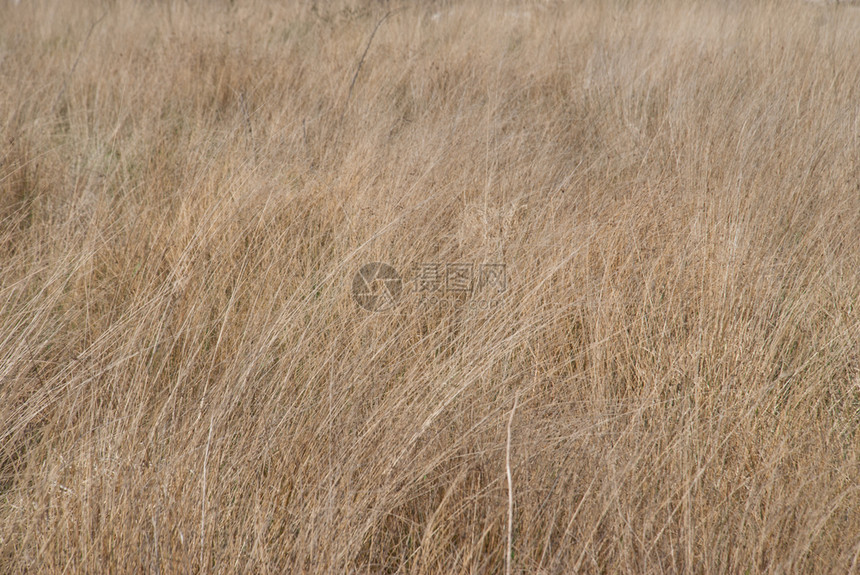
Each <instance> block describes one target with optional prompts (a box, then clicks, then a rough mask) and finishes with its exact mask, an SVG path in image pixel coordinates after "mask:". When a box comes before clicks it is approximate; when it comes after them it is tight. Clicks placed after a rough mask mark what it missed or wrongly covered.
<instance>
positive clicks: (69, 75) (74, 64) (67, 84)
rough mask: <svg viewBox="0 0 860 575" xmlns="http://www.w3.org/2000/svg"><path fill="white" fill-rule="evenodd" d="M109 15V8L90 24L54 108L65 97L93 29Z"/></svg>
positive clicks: (64, 79) (55, 100)
mask: <svg viewBox="0 0 860 575" xmlns="http://www.w3.org/2000/svg"><path fill="white" fill-rule="evenodd" d="M107 15H108V11H107V10H105V12H104V14H102V15H101V16H99V18H98V20H96V21H95V22H93V23H92V25H91V26H90V29H89V31H88V32H87V36H86V38H84V41H83V43H82V44H81V47H80V49H79V50H78V54H77V56H75V61H74V62H72V67H71V68H70V69H69V73H68V74H66V77H65V78H63V87H62V88H60V91H59V92H58V93H57V97H56V99H54V108H55V109H56V107H57V104H59V103H60V100H61V99H62V98H63V95H64V94H65V93H66V88H68V86H69V78H71V77H72V74H74V73H75V68H77V67H78V62H80V60H81V56H82V55H83V53H84V48H86V47H87V43H88V42H89V41H90V36H92V35H93V30H95V29H96V26H98V25H99V23H100V22H101V21H102V20H104V19H105V16H107Z"/></svg>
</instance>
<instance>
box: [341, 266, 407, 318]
mask: <svg viewBox="0 0 860 575" xmlns="http://www.w3.org/2000/svg"><path fill="white" fill-rule="evenodd" d="M402 291H403V281H402V280H401V279H400V275H399V274H398V273H397V270H395V269H394V268H393V267H391V266H390V265H388V264H383V263H380V262H373V263H370V264H365V265H363V266H361V269H360V270H358V272H357V273H356V274H355V277H353V278H352V297H353V299H355V303H357V304H358V305H360V306H361V307H363V308H364V309H366V310H368V311H386V310H389V309H391V308H393V307H394V306H395V305H396V304H397V300H398V299H400V293H401V292H402Z"/></svg>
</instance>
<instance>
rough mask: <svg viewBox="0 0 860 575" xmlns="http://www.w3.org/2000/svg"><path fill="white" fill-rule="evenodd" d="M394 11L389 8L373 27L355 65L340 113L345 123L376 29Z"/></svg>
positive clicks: (341, 120) (341, 119)
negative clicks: (354, 89)
mask: <svg viewBox="0 0 860 575" xmlns="http://www.w3.org/2000/svg"><path fill="white" fill-rule="evenodd" d="M391 14H392V11H391V10H389V11H388V12H386V13H385V15H384V16H383V17H382V18H380V19H379V22H377V23H376V26H375V27H374V28H373V32H371V33H370V38H368V39H367V45H366V46H365V47H364V53H362V55H361V58H360V59H359V60H358V66H356V67H355V74H353V75H352V82H350V83H349V93H348V94H347V95H346V102H345V103H344V105H343V112H341V114H340V122H341V123H343V118H344V116H346V109H347V108H348V107H349V101H350V99H352V89H353V88H355V81H356V80H358V73H359V72H361V66H362V65H363V64H364V59H365V57H367V52H368V50H370V44H371V43H372V42H373V37H374V36H376V31H377V30H379V27H380V26H382V23H383V22H385V20H386V19H387V18H388V17H389V16H391Z"/></svg>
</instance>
